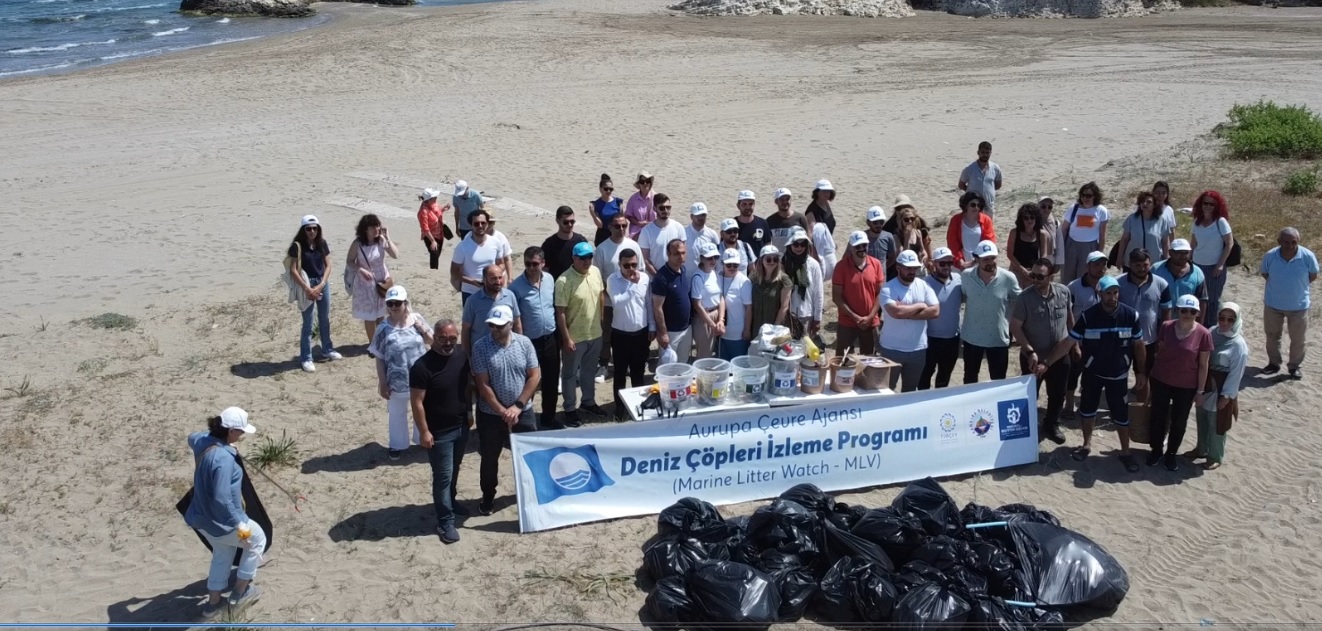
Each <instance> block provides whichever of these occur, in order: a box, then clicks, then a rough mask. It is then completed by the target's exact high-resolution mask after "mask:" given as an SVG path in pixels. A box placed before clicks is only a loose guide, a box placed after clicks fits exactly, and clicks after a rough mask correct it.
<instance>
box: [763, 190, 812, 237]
mask: <svg viewBox="0 0 1322 631" xmlns="http://www.w3.org/2000/svg"><path fill="white" fill-rule="evenodd" d="M772 201H773V202H775V204H776V212H774V213H771V214H770V215H768V216H767V227H768V228H770V229H771V245H774V246H776V247H777V248H779V249H780V251H781V252H784V251H785V249H786V248H788V247H789V245H790V232H792V231H793V230H794V229H795V228H798V229H800V230H803V232H804V233H808V218H807V217H804V216H803V215H802V214H800V213H797V212H795V211H794V209H793V208H792V203H793V201H794V195H793V193H791V192H790V189H788V188H778V189H776V192H775V193H773V194H772Z"/></svg>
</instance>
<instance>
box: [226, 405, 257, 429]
mask: <svg viewBox="0 0 1322 631" xmlns="http://www.w3.org/2000/svg"><path fill="white" fill-rule="evenodd" d="M220 426H221V427H224V428H225V429H241V430H243V433H245V434H251V433H253V432H255V431H257V428H256V427H253V425H252V423H249V422H248V413H247V412H245V411H244V409H243V408H237V407H228V408H225V410H224V411H223V412H221V413H220Z"/></svg>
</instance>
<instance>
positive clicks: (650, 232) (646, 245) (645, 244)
mask: <svg viewBox="0 0 1322 631" xmlns="http://www.w3.org/2000/svg"><path fill="white" fill-rule="evenodd" d="M652 203H653V204H655V205H656V220H654V221H653V222H652V223H649V224H647V226H646V227H645V228H643V231H642V232H640V233H638V245H640V246H642V248H643V263H644V264H645V265H647V273H648V275H650V276H656V273H657V271H658V270H660V269H661V268H663V267H665V266H666V261H667V260H668V256H667V255H666V247H667V246H668V245H669V244H670V242H671V241H674V240H675V239H679V240H680V241H681V242H683V241H684V236H685V234H684V226H681V225H679V223H678V222H676V221H672V220H671V219H670V197H668V196H667V195H666V194H665V193H657V194H656V195H653V196H652ZM681 263H682V261H681Z"/></svg>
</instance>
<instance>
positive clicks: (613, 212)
mask: <svg viewBox="0 0 1322 631" xmlns="http://www.w3.org/2000/svg"><path fill="white" fill-rule="evenodd" d="M597 191H598V192H599V193H600V195H599V196H598V197H597V199H594V200H592V201H590V202H588V212H589V213H591V214H592V223H593V224H595V225H596V227H597V233H596V234H595V235H594V236H593V237H592V244H593V245H601V243H602V242H603V241H605V240H606V239H609V238H610V236H611V231H610V226H611V222H612V221H613V220H614V219H615V217H617V216H619V215H620V214H621V213H623V212H624V200H623V199H620V198H618V197H616V196H615V183H614V182H612V181H611V176H609V175H607V174H605V173H602V174H601V181H600V182H597ZM626 219H627V217H626ZM626 230H627V228H626Z"/></svg>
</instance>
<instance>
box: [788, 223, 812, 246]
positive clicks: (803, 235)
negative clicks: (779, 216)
mask: <svg viewBox="0 0 1322 631" xmlns="http://www.w3.org/2000/svg"><path fill="white" fill-rule="evenodd" d="M807 240H808V233H807V232H805V231H804V230H803V228H800V227H798V226H795V227H794V229H793V230H790V238H789V241H786V243H794V242H796V241H807Z"/></svg>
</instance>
